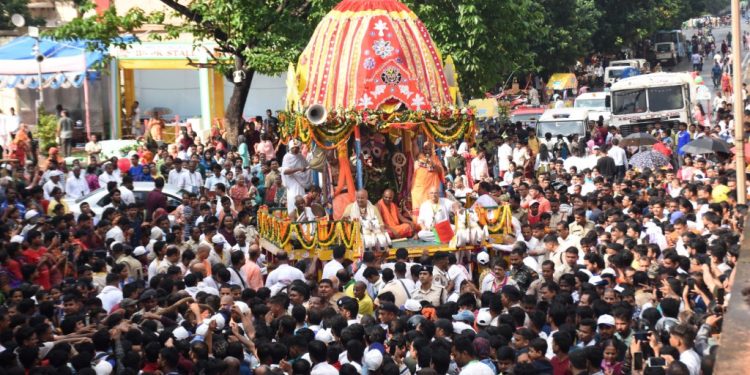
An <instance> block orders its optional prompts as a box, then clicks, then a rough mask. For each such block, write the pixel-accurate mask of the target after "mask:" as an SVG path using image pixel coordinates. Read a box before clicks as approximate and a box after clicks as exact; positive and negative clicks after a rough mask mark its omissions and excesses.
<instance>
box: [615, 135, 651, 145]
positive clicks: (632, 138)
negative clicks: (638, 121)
mask: <svg viewBox="0 0 750 375" xmlns="http://www.w3.org/2000/svg"><path fill="white" fill-rule="evenodd" d="M656 142H658V140H656V138H654V137H653V136H652V135H651V134H648V133H643V132H641V133H633V134H631V135H629V136H627V137H625V138H623V139H622V141H620V146H625V147H629V146H638V147H640V146H650V145H652V144H655V143H656Z"/></svg>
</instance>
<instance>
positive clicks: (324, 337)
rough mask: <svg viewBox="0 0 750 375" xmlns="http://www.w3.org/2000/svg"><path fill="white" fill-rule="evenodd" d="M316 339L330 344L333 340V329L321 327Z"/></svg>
mask: <svg viewBox="0 0 750 375" xmlns="http://www.w3.org/2000/svg"><path fill="white" fill-rule="evenodd" d="M315 339H316V340H318V341H323V342H324V343H325V344H326V345H328V344H330V343H331V342H332V341H333V334H331V330H329V329H321V330H319V331H318V333H316V334H315Z"/></svg>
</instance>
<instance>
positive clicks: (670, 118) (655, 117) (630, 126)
mask: <svg viewBox="0 0 750 375" xmlns="http://www.w3.org/2000/svg"><path fill="white" fill-rule="evenodd" d="M610 95H611V98H610V100H609V102H610V103H609V104H611V105H610V108H612V117H611V119H610V125H611V126H615V127H617V128H619V129H620V132H621V133H622V134H623V135H628V134H630V133H633V132H636V131H641V130H643V129H644V128H645V127H646V126H647V125H649V124H654V123H656V122H660V123H661V124H662V125H664V126H665V127H673V128H674V127H675V125H677V124H679V123H686V124H687V123H690V119H691V115H692V113H691V111H692V108H693V104H694V101H695V98H696V86H695V82H694V80H693V79H692V78H691V77H690V74H688V73H651V74H644V75H640V76H636V77H630V78H626V79H623V80H620V81H618V82H615V83H614V84H613V85H612V87H611V89H610Z"/></svg>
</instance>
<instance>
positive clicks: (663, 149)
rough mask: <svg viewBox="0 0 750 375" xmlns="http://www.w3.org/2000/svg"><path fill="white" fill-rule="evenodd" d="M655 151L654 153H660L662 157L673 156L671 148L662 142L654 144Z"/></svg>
mask: <svg viewBox="0 0 750 375" xmlns="http://www.w3.org/2000/svg"><path fill="white" fill-rule="evenodd" d="M653 149H654V151H656V152H660V153H661V154H662V155H664V156H666V157H671V156H672V150H671V149H670V148H669V147H667V145H665V144H664V143H662V142H657V143H656V144H654V147H653Z"/></svg>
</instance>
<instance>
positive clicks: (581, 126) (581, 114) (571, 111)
mask: <svg viewBox="0 0 750 375" xmlns="http://www.w3.org/2000/svg"><path fill="white" fill-rule="evenodd" d="M588 119H589V110H588V109H586V108H556V109H548V110H546V111H544V114H543V115H542V116H541V117H540V118H539V121H537V125H536V136H537V137H539V138H540V139H542V138H544V137H545V135H546V134H547V133H549V134H551V135H552V136H553V137H556V136H558V135H562V136H565V137H567V136H569V135H574V134H578V135H579V136H580V137H581V138H583V137H585V136H586V132H587V122H588Z"/></svg>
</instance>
